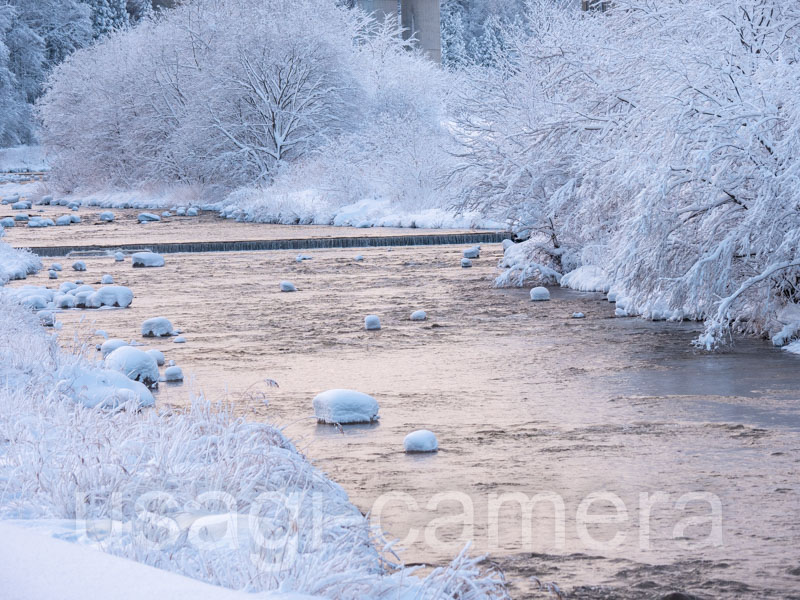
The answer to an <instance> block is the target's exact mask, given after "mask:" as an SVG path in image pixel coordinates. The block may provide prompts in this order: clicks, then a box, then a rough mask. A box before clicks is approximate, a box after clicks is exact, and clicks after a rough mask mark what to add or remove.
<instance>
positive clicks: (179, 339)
mask: <svg viewBox="0 0 800 600" xmlns="http://www.w3.org/2000/svg"><path fill="white" fill-rule="evenodd" d="M172 343H173V344H185V343H186V338H185V337H183V336H182V335H179V336H178V337H176V338H175V339H174V340H172Z"/></svg>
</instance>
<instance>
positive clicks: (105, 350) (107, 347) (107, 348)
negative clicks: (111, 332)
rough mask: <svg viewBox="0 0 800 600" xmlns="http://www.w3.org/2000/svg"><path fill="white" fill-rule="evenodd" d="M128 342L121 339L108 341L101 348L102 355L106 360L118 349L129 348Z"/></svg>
mask: <svg viewBox="0 0 800 600" xmlns="http://www.w3.org/2000/svg"><path fill="white" fill-rule="evenodd" d="M128 345H129V344H128V342H126V341H125V340H121V339H119V338H111V339H110V340H106V341H105V342H103V343H102V344H101V346H100V354H101V355H102V356H103V358H105V357H106V356H108V355H109V354H111V353H112V352H113V351H114V350H116V349H117V348H122V347H123V346H128Z"/></svg>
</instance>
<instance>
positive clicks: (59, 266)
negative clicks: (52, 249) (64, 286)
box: [50, 263, 62, 271]
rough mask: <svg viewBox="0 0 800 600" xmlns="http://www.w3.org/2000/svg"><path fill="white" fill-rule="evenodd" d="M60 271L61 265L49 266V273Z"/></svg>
mask: <svg viewBox="0 0 800 600" xmlns="http://www.w3.org/2000/svg"><path fill="white" fill-rule="evenodd" d="M61 269H62V267H61V263H53V264H52V265H50V270H51V271H60V270H61Z"/></svg>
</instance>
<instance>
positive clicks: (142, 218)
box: [137, 212, 161, 223]
mask: <svg viewBox="0 0 800 600" xmlns="http://www.w3.org/2000/svg"><path fill="white" fill-rule="evenodd" d="M137 219H138V221H139V223H152V222H154V221H160V220H161V217H159V216H158V215H156V214H153V213H148V212H143V213H139V216H138V217H137Z"/></svg>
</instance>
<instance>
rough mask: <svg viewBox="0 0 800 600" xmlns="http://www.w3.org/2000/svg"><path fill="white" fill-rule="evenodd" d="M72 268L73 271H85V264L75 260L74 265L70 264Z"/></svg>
mask: <svg viewBox="0 0 800 600" xmlns="http://www.w3.org/2000/svg"><path fill="white" fill-rule="evenodd" d="M72 268H73V270H75V271H85V270H86V263H85V262H83V261H82V260H76V261H75V262H74V263H72Z"/></svg>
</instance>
